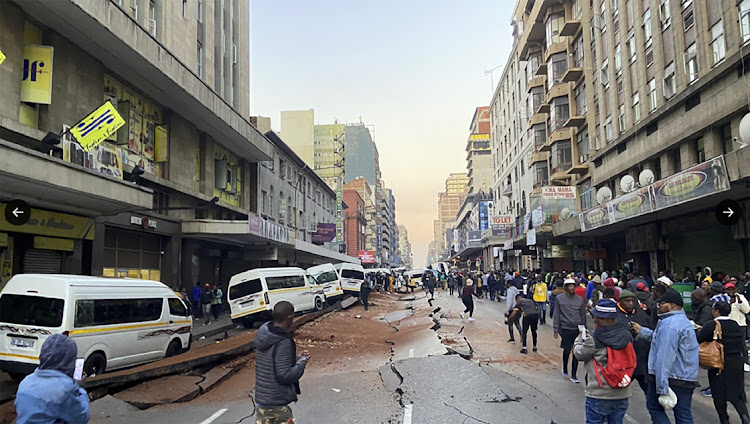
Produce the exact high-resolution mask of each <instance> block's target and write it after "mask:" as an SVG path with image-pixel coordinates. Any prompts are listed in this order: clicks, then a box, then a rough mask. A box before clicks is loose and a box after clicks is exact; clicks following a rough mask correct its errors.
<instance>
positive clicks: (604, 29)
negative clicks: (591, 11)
mask: <svg viewBox="0 0 750 424" xmlns="http://www.w3.org/2000/svg"><path fill="white" fill-rule="evenodd" d="M601 10H602V13H601V15H599V17H600V18H601V19H600V23H601V25H600V26H601V28H600V29H601V30H602V34H604V33H605V32H607V2H606V1H604V2H602V9H601Z"/></svg>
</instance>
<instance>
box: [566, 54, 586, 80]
mask: <svg viewBox="0 0 750 424" xmlns="http://www.w3.org/2000/svg"><path fill="white" fill-rule="evenodd" d="M583 66H584V63H583V58H582V57H581V58H578V59H576V58H574V57H573V56H568V70H567V71H565V74H563V78H562V80H563V82H578V81H579V80H580V79H581V78H582V77H583Z"/></svg>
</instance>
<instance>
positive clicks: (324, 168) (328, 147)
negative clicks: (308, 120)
mask: <svg viewBox="0 0 750 424" xmlns="http://www.w3.org/2000/svg"><path fill="white" fill-rule="evenodd" d="M345 127H346V125H344V124H328V125H315V138H314V149H313V152H314V163H315V166H314V169H315V172H316V173H317V174H318V175H319V176H320V178H322V179H323V181H325V182H326V183H327V184H328V185H329V186H331V188H332V189H334V190H336V189H338V187H339V185H340V184H343V183H344V182H343V180H344V178H345V176H346V171H345V164H344V155H345V143H346V141H345V135H346V132H345V130H344V129H345Z"/></svg>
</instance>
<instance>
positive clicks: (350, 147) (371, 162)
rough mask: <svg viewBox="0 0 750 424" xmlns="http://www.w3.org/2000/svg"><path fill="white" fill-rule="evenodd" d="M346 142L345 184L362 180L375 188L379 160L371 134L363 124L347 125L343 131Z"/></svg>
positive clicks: (378, 174)
mask: <svg viewBox="0 0 750 424" xmlns="http://www.w3.org/2000/svg"><path fill="white" fill-rule="evenodd" d="M344 139H345V140H346V147H345V151H346V153H345V160H344V165H345V167H346V171H345V176H346V182H347V183H348V182H351V181H354V180H355V179H357V178H360V177H362V178H364V179H366V180H367V183H368V184H369V185H370V187H373V188H374V187H377V185H378V180H379V179H380V160H379V157H378V153H377V147H376V146H375V142H373V141H372V134H371V133H370V130H369V128H367V126H365V125H364V124H348V125H346V127H345V130H344Z"/></svg>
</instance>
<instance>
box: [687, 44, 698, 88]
mask: <svg viewBox="0 0 750 424" xmlns="http://www.w3.org/2000/svg"><path fill="white" fill-rule="evenodd" d="M685 74H686V75H687V77H688V83H689V84H690V83H693V82H695V81H696V80H697V79H698V50H697V48H696V47H695V43H693V44H691V45H690V46H688V48H687V50H685Z"/></svg>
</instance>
